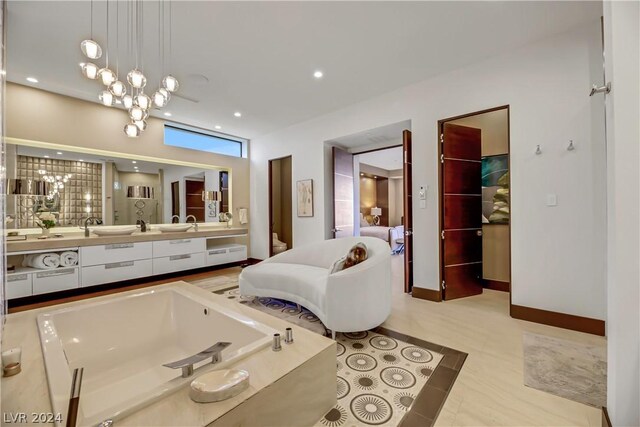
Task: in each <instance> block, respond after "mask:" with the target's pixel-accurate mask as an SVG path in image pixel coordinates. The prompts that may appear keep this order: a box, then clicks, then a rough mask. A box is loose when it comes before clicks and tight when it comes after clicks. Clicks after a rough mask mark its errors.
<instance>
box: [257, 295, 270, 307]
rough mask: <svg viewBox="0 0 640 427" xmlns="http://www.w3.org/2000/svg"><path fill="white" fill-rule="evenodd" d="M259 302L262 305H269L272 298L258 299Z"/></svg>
mask: <svg viewBox="0 0 640 427" xmlns="http://www.w3.org/2000/svg"><path fill="white" fill-rule="evenodd" d="M257 299H258V302H259V303H260V304H262V305H267V304H269V301H271V298H269V297H258V298H257Z"/></svg>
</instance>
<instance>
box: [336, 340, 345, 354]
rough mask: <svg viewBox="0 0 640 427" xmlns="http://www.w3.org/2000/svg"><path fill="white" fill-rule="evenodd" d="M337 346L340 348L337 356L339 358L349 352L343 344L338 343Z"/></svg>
mask: <svg viewBox="0 0 640 427" xmlns="http://www.w3.org/2000/svg"><path fill="white" fill-rule="evenodd" d="M336 346H337V347H338V348H337V356H338V357H340V356H342V355H343V354H344V352H345V351H347V349H346V348H345V347H344V346H343V345H342V344H340V343H339V342H337V343H336Z"/></svg>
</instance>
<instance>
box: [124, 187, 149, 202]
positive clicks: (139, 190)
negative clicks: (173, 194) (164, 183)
mask: <svg viewBox="0 0 640 427" xmlns="http://www.w3.org/2000/svg"><path fill="white" fill-rule="evenodd" d="M127 198H129V199H153V198H154V194H153V187H149V186H146V185H129V186H127Z"/></svg>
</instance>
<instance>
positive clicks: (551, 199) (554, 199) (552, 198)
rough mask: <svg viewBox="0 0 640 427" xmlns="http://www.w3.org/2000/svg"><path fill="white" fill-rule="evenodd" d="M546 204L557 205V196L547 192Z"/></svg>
mask: <svg viewBox="0 0 640 427" xmlns="http://www.w3.org/2000/svg"><path fill="white" fill-rule="evenodd" d="M547 206H558V196H556V195H555V194H547Z"/></svg>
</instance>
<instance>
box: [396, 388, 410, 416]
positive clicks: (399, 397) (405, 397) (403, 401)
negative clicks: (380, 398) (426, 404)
mask: <svg viewBox="0 0 640 427" xmlns="http://www.w3.org/2000/svg"><path fill="white" fill-rule="evenodd" d="M414 399H415V396H414V395H413V394H411V393H407V392H406V391H401V392H400V393H396V395H395V396H393V403H394V404H395V405H396V406H397V407H398V408H399V409H402V410H403V411H408V410H409V408H411V405H412V404H413V401H414Z"/></svg>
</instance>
